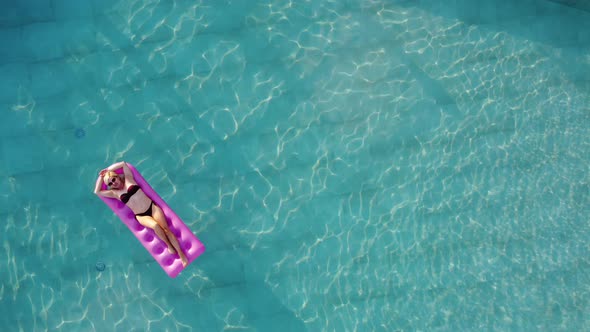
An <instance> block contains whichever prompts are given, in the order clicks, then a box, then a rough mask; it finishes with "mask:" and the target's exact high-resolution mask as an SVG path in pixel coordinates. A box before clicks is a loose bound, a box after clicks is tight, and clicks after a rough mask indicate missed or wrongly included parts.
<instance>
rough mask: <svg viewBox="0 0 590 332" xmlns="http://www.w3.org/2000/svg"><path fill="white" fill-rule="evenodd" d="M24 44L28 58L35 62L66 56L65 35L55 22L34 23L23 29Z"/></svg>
mask: <svg viewBox="0 0 590 332" xmlns="http://www.w3.org/2000/svg"><path fill="white" fill-rule="evenodd" d="M22 38H23V44H24V47H25V48H26V52H27V55H28V57H30V58H31V59H32V60H34V61H43V60H50V59H56V58H61V57H63V56H64V45H63V42H64V40H65V35H64V34H62V31H60V29H59V28H58V26H57V24H56V23H55V22H40V23H32V24H29V25H26V26H24V27H23V36H22Z"/></svg>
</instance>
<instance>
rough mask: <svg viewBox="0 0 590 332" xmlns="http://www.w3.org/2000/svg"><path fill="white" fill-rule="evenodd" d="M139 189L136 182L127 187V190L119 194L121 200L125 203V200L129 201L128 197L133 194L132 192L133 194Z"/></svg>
mask: <svg viewBox="0 0 590 332" xmlns="http://www.w3.org/2000/svg"><path fill="white" fill-rule="evenodd" d="M139 189H140V188H139V186H138V185H136V184H133V185H131V186H129V189H127V192H126V193H124V194H122V195H121V196H120V198H121V201H122V202H123V203H125V204H127V202H128V201H129V198H131V196H133V194H135V193H136V192H137V191H138V190H139Z"/></svg>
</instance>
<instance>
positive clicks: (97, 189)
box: [94, 172, 102, 195]
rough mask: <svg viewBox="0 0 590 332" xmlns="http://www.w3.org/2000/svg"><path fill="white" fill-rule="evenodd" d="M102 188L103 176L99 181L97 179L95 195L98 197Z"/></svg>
mask: <svg viewBox="0 0 590 332" xmlns="http://www.w3.org/2000/svg"><path fill="white" fill-rule="evenodd" d="M101 173H102V172H101ZM101 187H102V174H101V176H99V177H98V179H96V187H94V193H95V194H97V195H98V193H99V192H100V189H101Z"/></svg>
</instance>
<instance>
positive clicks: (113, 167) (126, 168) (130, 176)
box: [107, 161, 136, 184]
mask: <svg viewBox="0 0 590 332" xmlns="http://www.w3.org/2000/svg"><path fill="white" fill-rule="evenodd" d="M121 167H123V174H125V181H129V182H130V183H133V184H136V182H135V179H134V178H133V173H131V169H129V166H127V163H126V162H124V161H120V162H118V163H115V164H112V165H111V166H109V168H107V170H109V171H114V170H116V169H119V168H121Z"/></svg>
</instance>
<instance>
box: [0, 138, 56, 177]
mask: <svg viewBox="0 0 590 332" xmlns="http://www.w3.org/2000/svg"><path fill="white" fill-rule="evenodd" d="M44 146H46V144H44V142H43V139H42V138H41V137H40V136H13V137H6V138H4V139H2V145H1V147H2V160H3V161H4V163H5V168H6V171H7V172H8V174H19V173H26V172H38V171H40V170H42V169H43V165H44V162H43V147H44Z"/></svg>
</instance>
